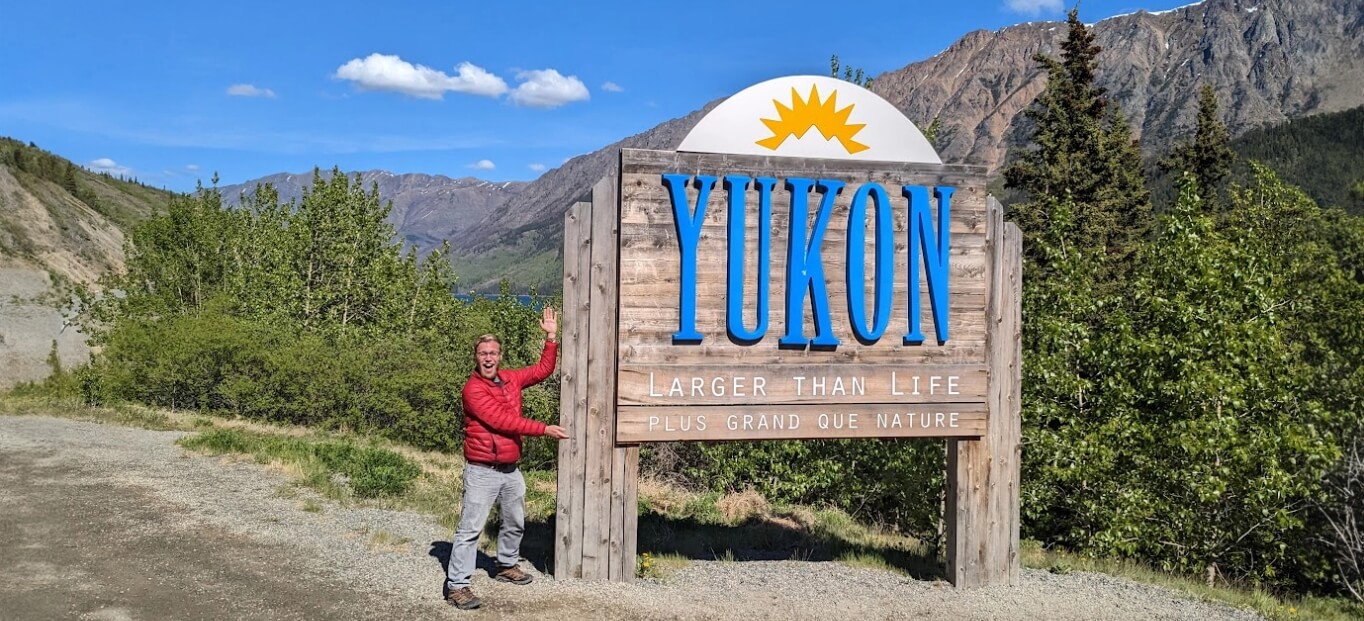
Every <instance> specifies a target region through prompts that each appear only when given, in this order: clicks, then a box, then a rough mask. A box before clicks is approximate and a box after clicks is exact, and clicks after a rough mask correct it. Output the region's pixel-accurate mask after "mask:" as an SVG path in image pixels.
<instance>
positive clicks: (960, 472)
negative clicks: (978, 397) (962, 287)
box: [946, 199, 1023, 587]
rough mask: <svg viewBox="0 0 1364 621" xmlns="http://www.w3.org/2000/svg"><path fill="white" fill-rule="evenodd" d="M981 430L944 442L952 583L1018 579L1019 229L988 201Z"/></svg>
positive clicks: (967, 584) (983, 583)
mask: <svg viewBox="0 0 1364 621" xmlns="http://www.w3.org/2000/svg"><path fill="white" fill-rule="evenodd" d="M989 209H990V226H989V232H988V235H989V236H990V240H991V245H992V261H991V272H992V273H993V277H992V285H991V289H990V301H989V308H988V313H989V321H990V324H991V329H990V336H989V352H990V356H989V373H990V387H989V399H988V401H987V404H988V406H989V413H988V417H989V418H988V421H987V425H986V433H985V435H984V436H983V437H981V438H980V439H979V440H963V441H950V442H948V453H947V469H948V472H947V474H948V476H947V480H948V494H947V516H946V522H947V525H948V532H947V570H948V576H949V578H950V579H951V581H952V583H953V584H954V585H956V586H958V587H976V586H991V585H1001V584H1008V585H1014V584H1018V572H1019V550H1018V541H1019V531H1018V529H1019V464H1020V448H1021V434H1022V430H1021V419H1020V414H1021V401H1020V398H1021V397H1020V390H1021V382H1020V366H1019V365H1020V362H1021V358H1022V348H1021V345H1022V339H1021V333H1020V328H1021V315H1022V284H1023V275H1022V271H1023V264H1022V252H1023V250H1022V249H1023V244H1022V234H1021V233H1020V231H1019V230H1018V227H1016V226H1014V225H1013V224H1012V223H1010V224H1008V225H1005V224H1004V223H1003V209H1002V208H1001V207H1000V206H999V204H998V203H997V202H995V201H994V200H993V199H991V200H990V205H989Z"/></svg>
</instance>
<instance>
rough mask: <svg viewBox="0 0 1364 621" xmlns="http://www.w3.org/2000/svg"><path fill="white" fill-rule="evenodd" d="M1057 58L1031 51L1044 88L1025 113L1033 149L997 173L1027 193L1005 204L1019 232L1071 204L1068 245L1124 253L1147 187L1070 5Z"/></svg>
mask: <svg viewBox="0 0 1364 621" xmlns="http://www.w3.org/2000/svg"><path fill="white" fill-rule="evenodd" d="M1067 24H1068V26H1069V29H1070V31H1069V34H1068V36H1067V38H1066V40H1065V41H1064V42H1063V43H1062V44H1061V52H1062V54H1061V59H1060V60H1057V59H1055V58H1052V57H1049V56H1046V55H1044V54H1038V55H1037V56H1036V57H1034V60H1036V61H1037V62H1038V64H1040V65H1041V66H1042V68H1043V69H1044V70H1046V72H1047V74H1048V78H1047V87H1046V90H1044V91H1043V92H1042V94H1041V95H1039V96H1038V98H1037V100H1036V101H1035V102H1034V103H1033V105H1032V107H1031V108H1029V109H1028V110H1026V111H1025V112H1024V114H1026V115H1027V118H1028V119H1030V120H1031V121H1032V122H1033V123H1034V125H1035V127H1036V130H1035V133H1034V135H1033V139H1032V143H1033V145H1034V148H1031V149H1027V150H1025V151H1023V152H1022V153H1021V154H1019V156H1018V158H1017V160H1016V161H1015V162H1014V163H1013V164H1011V165H1010V166H1009V167H1008V168H1007V169H1006V170H1005V171H1004V179H1005V186H1006V187H1008V188H1011V189H1019V190H1022V191H1024V192H1025V193H1026V195H1027V202H1026V203H1023V204H1019V205H1014V206H1012V208H1011V214H1012V215H1011V219H1013V220H1014V221H1015V222H1017V223H1018V225H1019V227H1020V228H1022V229H1023V232H1024V234H1026V235H1029V236H1035V235H1037V234H1038V233H1040V232H1041V231H1045V230H1049V229H1050V228H1051V227H1050V225H1049V224H1048V221H1049V220H1050V218H1051V217H1052V209H1053V207H1054V206H1055V205H1058V204H1060V203H1062V202H1064V201H1070V202H1071V203H1072V204H1074V205H1075V211H1074V213H1073V214H1072V217H1073V219H1074V226H1073V227H1072V228H1071V230H1072V232H1073V233H1072V238H1071V239H1070V240H1069V242H1070V243H1072V244H1077V245H1080V246H1082V247H1085V248H1096V249H1103V250H1104V251H1105V253H1107V254H1109V255H1118V256H1119V257H1121V256H1125V255H1126V254H1127V253H1128V252H1129V251H1130V248H1131V245H1132V244H1133V243H1134V242H1135V241H1136V240H1138V239H1140V238H1141V237H1142V236H1143V235H1144V234H1145V232H1146V230H1147V228H1148V227H1149V222H1150V219H1151V215H1150V214H1151V205H1150V192H1149V191H1148V190H1147V189H1146V187H1145V184H1144V182H1143V181H1142V180H1141V176H1140V175H1141V168H1142V166H1141V152H1140V149H1139V148H1138V146H1137V144H1136V142H1135V141H1134V140H1133V139H1132V132H1131V128H1129V127H1128V126H1127V122H1126V120H1125V119H1124V118H1123V117H1122V114H1121V113H1120V112H1119V111H1118V110H1117V108H1116V106H1111V105H1110V104H1111V102H1109V100H1108V99H1107V98H1106V97H1105V92H1104V89H1102V88H1099V87H1097V86H1095V84H1094V74H1095V70H1096V68H1097V66H1098V63H1097V61H1096V57H1097V55H1098V53H1099V47H1098V46H1097V45H1095V43H1094V35H1093V33H1091V32H1090V31H1089V29H1088V28H1087V27H1086V26H1085V25H1084V24H1083V23H1082V22H1080V20H1079V17H1078V12H1077V11H1076V10H1075V9H1072V10H1071V11H1070V14H1069V16H1068V18H1067Z"/></svg>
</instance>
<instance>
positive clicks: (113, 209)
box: [0, 138, 172, 389]
mask: <svg viewBox="0 0 1364 621" xmlns="http://www.w3.org/2000/svg"><path fill="white" fill-rule="evenodd" d="M171 196H172V195H171V194H170V193H169V192H164V191H162V190H157V189H155V188H151V187H148V186H145V185H141V184H138V183H134V182H129V181H124V180H121V179H117V178H114V177H111V176H109V175H106V174H96V173H92V172H90V171H88V170H85V169H83V168H80V167H79V166H76V165H74V164H72V163H71V162H69V161H67V160H65V159H62V158H61V157H58V156H56V155H53V154H51V153H48V152H47V151H44V150H42V149H39V148H38V147H36V146H34V145H31V144H25V143H23V142H20V141H18V140H14V139H10V138H0V389H4V388H7V387H9V386H12V385H14V384H15V383H17V382H21V381H28V380H36V379H41V378H43V377H45V376H46V375H47V374H48V372H49V370H50V368H49V366H48V365H47V363H46V359H47V356H48V354H49V353H50V352H51V351H53V347H54V346H55V347H56V352H57V354H58V357H59V358H60V361H61V363H62V364H63V365H65V366H68V367H69V366H72V365H74V364H78V363H80V362H83V361H84V360H85V359H86V358H88V357H89V353H90V348H89V347H88V346H87V345H86V344H85V337H84V336H83V335H81V334H80V333H79V332H77V331H76V330H75V329H74V328H72V327H70V326H68V325H67V324H66V322H65V321H63V319H62V315H61V313H60V312H58V310H57V308H56V306H55V303H56V302H57V297H56V294H55V291H54V287H53V285H54V284H57V283H59V282H60V281H66V282H75V283H85V284H94V283H95V281H96V280H98V279H99V277H100V276H102V275H103V274H106V273H109V272H117V271H119V270H122V269H123V257H124V255H123V243H124V236H125V232H126V231H127V229H128V227H130V226H131V225H132V224H133V223H134V222H136V221H137V220H139V219H141V218H143V217H145V216H146V215H147V214H149V213H151V212H152V211H153V210H155V209H158V208H164V207H165V205H167V204H168V203H169V202H170V198H171Z"/></svg>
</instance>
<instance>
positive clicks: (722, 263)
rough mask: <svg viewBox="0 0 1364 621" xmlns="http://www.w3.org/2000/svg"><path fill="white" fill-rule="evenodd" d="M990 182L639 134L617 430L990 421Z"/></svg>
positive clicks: (848, 433)
mask: <svg viewBox="0 0 1364 621" xmlns="http://www.w3.org/2000/svg"><path fill="white" fill-rule="evenodd" d="M984 182H985V179H984V171H983V170H981V169H979V168H971V167H960V166H943V165H941V164H937V165H923V164H898V165H897V164H891V163H884V162H883V163H878V164H874V165H872V164H866V163H862V162H856V161H838V160H806V159H789V158H769V157H756V156H741V155H711V154H693V153H672V152H661V151H638V150H631V149H626V150H624V151H623V152H622V153H621V178H620V184H621V185H620V197H621V215H620V263H619V270H620V277H619V278H620V294H619V295H620V311H619V313H620V315H619V316H620V319H619V322H620V328H619V343H618V346H617V351H618V356H619V366H618V373H619V375H618V383H617V405H618V409H617V426H616V441H617V442H618V443H621V444H632V443H638V442H656V441H674V440H754V439H777V438H854V437H979V436H980V435H981V434H982V433H984V431H985V405H984V404H985V399H986V391H987V379H988V377H987V372H986V347H985V346H986V342H985V341H986V314H985V311H986V309H985V305H986V304H985V298H986V289H987V286H988V283H987V277H988V272H989V270H988V269H987V263H988V259H987V256H986V247H985V233H986V231H985V228H986V195H985V191H984ZM702 197H704V198H705V201H704V203H700V202H698V201H700V200H701V198H702ZM944 241H945V243H943V242H944ZM911 256H913V258H914V259H915V261H916V262H917V263H919V265H915V266H914V267H915V269H911V265H912V264H911V262H910V260H911ZM793 263H796V265H793Z"/></svg>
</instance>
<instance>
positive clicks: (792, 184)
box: [778, 177, 843, 347]
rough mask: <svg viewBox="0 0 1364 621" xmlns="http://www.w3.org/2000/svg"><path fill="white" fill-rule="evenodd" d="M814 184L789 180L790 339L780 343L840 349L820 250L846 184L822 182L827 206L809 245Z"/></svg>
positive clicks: (825, 205) (822, 207)
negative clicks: (811, 327)
mask: <svg viewBox="0 0 1364 621" xmlns="http://www.w3.org/2000/svg"><path fill="white" fill-rule="evenodd" d="M814 184H815V182H814V181H813V180H811V179H803V178H799V177H792V178H790V179H787V180H786V189H787V190H790V192H791V222H790V226H789V228H790V236H789V237H788V238H787V240H786V335H785V336H783V337H781V339H780V340H779V341H778V343H779V344H781V345H787V346H800V347H805V346H807V345H815V346H818V347H836V346H837V345H838V339H837V338H836V337H834V331H833V326H832V325H830V321H829V291H828V287H827V286H826V285H825V283H824V259H823V258H822V257H821V256H820V246H821V245H822V244H823V242H824V230H825V229H827V228H828V227H829V215H830V214H831V213H833V210H834V198H835V197H836V196H838V193H839V191H841V190H842V189H843V182H842V181H835V180H832V179H820V180H819V190H820V191H821V192H823V193H824V202H823V203H821V204H820V206H819V213H818V214H817V215H816V216H815V229H814V230H813V231H811V232H810V238H809V244H808V245H807V244H806V238H805V218H806V217H807V216H808V215H809V214H808V213H807V212H808V211H809V209H810V208H809V195H810V186H812V185H814ZM807 291H808V292H809V293H810V304H811V307H812V309H811V310H812V314H813V315H814V322H815V338H814V340H806V338H805V312H804V306H805V293H806V292H807Z"/></svg>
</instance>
